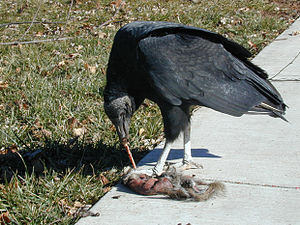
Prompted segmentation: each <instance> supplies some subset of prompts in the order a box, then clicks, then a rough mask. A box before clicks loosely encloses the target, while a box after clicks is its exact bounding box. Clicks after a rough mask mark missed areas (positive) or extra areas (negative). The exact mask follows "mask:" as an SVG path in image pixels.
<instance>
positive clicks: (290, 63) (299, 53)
mask: <svg viewBox="0 0 300 225" xmlns="http://www.w3.org/2000/svg"><path fill="white" fill-rule="evenodd" d="M299 55H300V52H298V54H297V55H296V56H295V57H294V58H293V60H292V61H291V62H289V63H288V64H287V65H286V66H284V67H283V68H282V69H281V70H279V72H278V73H276V74H275V75H274V76H273V77H271V78H269V80H273V79H274V78H275V77H276V76H277V75H279V74H280V73H281V72H282V71H284V70H285V69H286V68H287V67H289V66H290V65H292V64H293V63H294V62H295V60H296V59H297V58H298V56H299Z"/></svg>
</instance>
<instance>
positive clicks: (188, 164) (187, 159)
mask: <svg viewBox="0 0 300 225" xmlns="http://www.w3.org/2000/svg"><path fill="white" fill-rule="evenodd" d="M183 142H184V156H183V161H182V164H183V168H182V169H196V168H202V165H200V164H198V163H195V162H194V161H193V158H192V148H191V124H190V123H188V125H187V126H186V128H185V129H184V132H183Z"/></svg>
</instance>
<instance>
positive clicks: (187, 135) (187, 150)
mask: <svg viewBox="0 0 300 225" xmlns="http://www.w3.org/2000/svg"><path fill="white" fill-rule="evenodd" d="M183 144H184V156H183V164H186V163H188V162H190V161H191V160H192V148H191V124H190V123H188V125H187V126H186V128H185V129H184V131H183Z"/></svg>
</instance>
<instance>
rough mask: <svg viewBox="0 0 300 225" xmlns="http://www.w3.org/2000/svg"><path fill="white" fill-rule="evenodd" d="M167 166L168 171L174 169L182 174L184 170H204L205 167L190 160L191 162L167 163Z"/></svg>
mask: <svg viewBox="0 0 300 225" xmlns="http://www.w3.org/2000/svg"><path fill="white" fill-rule="evenodd" d="M166 164H167V167H168V169H169V168H171V167H173V168H175V169H176V171H178V172H182V171H184V170H190V169H202V168H203V166H202V165H201V164H199V163H196V162H194V161H192V160H189V161H187V160H183V161H182V162H178V163H170V162H167V163H166ZM168 169H167V170H168Z"/></svg>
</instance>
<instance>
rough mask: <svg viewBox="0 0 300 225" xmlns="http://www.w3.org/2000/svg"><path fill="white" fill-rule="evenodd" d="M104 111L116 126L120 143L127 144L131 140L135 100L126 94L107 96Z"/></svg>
mask: <svg viewBox="0 0 300 225" xmlns="http://www.w3.org/2000/svg"><path fill="white" fill-rule="evenodd" d="M104 110H105V113H106V114H107V116H108V118H109V119H110V120H111V121H112V123H113V124H114V125H115V127H116V130H117V133H118V136H119V139H120V142H121V143H123V144H124V143H126V142H127V141H128V138H129V128H130V120H131V117H132V115H133V113H134V111H135V103H134V99H133V98H132V97H131V96H128V95H126V94H121V93H118V94H117V95H111V96H107V98H105V101H104Z"/></svg>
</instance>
